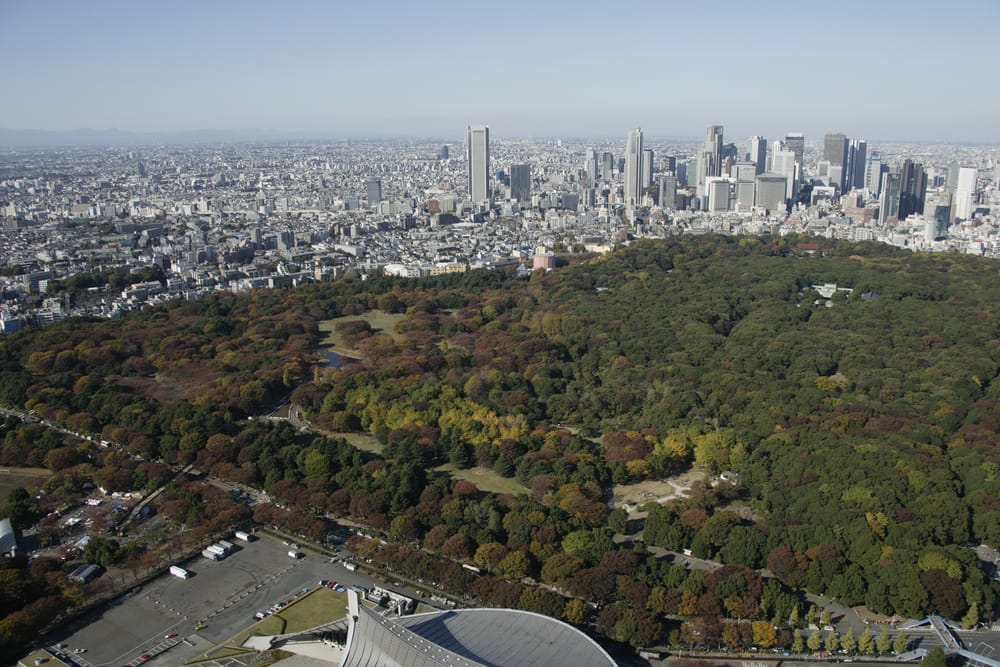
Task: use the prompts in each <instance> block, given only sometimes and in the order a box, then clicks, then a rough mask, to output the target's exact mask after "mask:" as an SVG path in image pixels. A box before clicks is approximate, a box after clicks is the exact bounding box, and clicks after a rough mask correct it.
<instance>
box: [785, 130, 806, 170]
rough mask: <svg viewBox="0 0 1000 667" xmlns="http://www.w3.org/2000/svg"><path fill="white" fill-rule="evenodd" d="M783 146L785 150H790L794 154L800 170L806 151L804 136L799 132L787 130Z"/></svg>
mask: <svg viewBox="0 0 1000 667" xmlns="http://www.w3.org/2000/svg"><path fill="white" fill-rule="evenodd" d="M783 147H784V149H785V150H789V151H792V153H794V154H795V164H796V165H798V167H799V171H800V172H801V171H802V165H803V164H804V162H803V160H804V159H805V153H806V138H805V137H804V136H803V135H802V133H801V132H789V133H788V134H786V135H785V141H784V146H783Z"/></svg>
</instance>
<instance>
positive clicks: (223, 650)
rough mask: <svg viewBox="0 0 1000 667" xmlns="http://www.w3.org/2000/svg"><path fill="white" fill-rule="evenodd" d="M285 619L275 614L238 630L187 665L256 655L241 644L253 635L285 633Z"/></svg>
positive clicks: (189, 661)
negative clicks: (236, 656)
mask: <svg viewBox="0 0 1000 667" xmlns="http://www.w3.org/2000/svg"><path fill="white" fill-rule="evenodd" d="M285 625H286V624H285V619H283V618H281V617H280V616H278V615H277V614H273V615H271V616H268V617H267V618H265V619H264V620H263V621H258V622H257V623H254V624H253V625H251V626H250V627H249V628H246V629H245V630H240V631H239V632H237V633H236V634H235V635H233V636H232V637H230V638H229V639H227V640H226V641H224V642H222V643H221V644H219V645H218V646H215V647H213V648H211V649H209V650H208V651H206V652H204V653H202V654H201V655H199V656H196V657H194V658H191V659H190V660H188V661H187V664H189V665H193V664H196V663H199V662H205V661H206V660H218V659H221V658H228V657H230V656H234V655H242V654H244V653H256V651H254V650H253V649H249V648H243V646H242V644H243V642H245V641H246V640H247V639H249V638H250V637H252V636H254V635H280V634H281V633H283V632H284V631H285Z"/></svg>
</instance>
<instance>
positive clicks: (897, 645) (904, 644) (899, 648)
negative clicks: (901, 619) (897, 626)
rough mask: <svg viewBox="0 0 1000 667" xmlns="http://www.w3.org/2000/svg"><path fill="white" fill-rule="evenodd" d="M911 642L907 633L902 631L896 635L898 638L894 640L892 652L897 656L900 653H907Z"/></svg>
mask: <svg viewBox="0 0 1000 667" xmlns="http://www.w3.org/2000/svg"><path fill="white" fill-rule="evenodd" d="M909 645H910V641H909V639H907V637H906V633H904V632H903V631H902V630H900V631H899V632H897V633H896V638H895V639H893V640H892V650H893V652H894V653H895V654H896V655H899V654H900V653H906V649H907V648H908V647H909Z"/></svg>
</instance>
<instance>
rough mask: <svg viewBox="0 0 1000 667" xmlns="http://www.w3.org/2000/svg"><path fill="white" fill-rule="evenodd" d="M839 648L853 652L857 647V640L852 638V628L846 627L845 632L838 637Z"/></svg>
mask: <svg viewBox="0 0 1000 667" xmlns="http://www.w3.org/2000/svg"><path fill="white" fill-rule="evenodd" d="M840 648H842V649H844V650H845V651H847V652H848V653H854V649H856V648H857V642H856V641H855V639H854V628H847V632H846V633H844V636H843V637H841V638H840Z"/></svg>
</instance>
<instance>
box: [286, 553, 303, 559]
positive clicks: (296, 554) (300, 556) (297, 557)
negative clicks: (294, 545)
mask: <svg viewBox="0 0 1000 667" xmlns="http://www.w3.org/2000/svg"><path fill="white" fill-rule="evenodd" d="M303 556H305V554H304V553H302V552H301V551H289V552H288V557H289V558H295V559H296V560H297V559H299V558H302V557H303Z"/></svg>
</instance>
